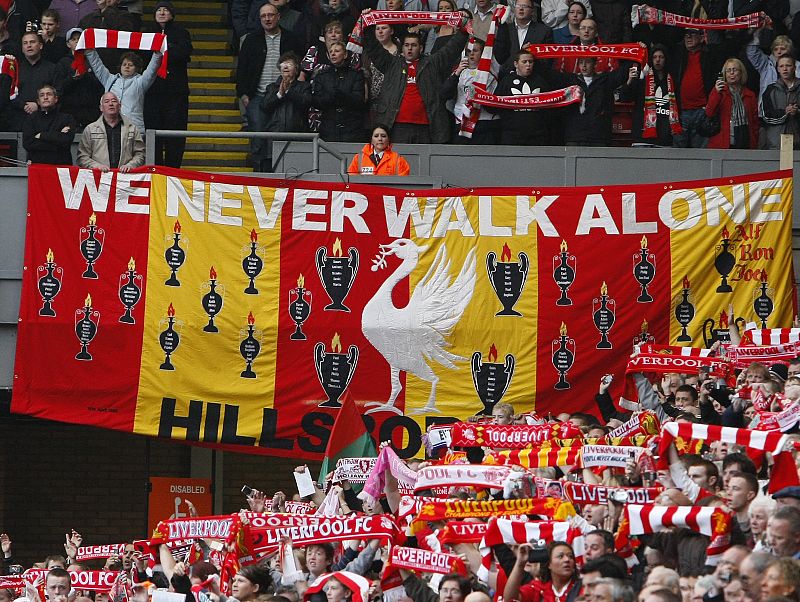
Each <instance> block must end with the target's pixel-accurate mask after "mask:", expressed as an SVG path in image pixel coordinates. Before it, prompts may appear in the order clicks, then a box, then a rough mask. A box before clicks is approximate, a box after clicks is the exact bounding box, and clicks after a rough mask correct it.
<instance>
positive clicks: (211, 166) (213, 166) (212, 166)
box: [185, 165, 253, 173]
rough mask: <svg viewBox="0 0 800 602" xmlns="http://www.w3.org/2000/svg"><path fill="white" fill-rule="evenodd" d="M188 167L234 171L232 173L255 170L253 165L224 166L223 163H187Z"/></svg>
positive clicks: (218, 171)
mask: <svg viewBox="0 0 800 602" xmlns="http://www.w3.org/2000/svg"><path fill="white" fill-rule="evenodd" d="M185 168H186V169H192V170H194V171H210V172H215V173H220V172H232V173H249V172H252V171H253V168H252V167H245V166H241V167H233V166H223V165H191V166H190V165H186V166H185Z"/></svg>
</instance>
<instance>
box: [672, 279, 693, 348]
mask: <svg viewBox="0 0 800 602" xmlns="http://www.w3.org/2000/svg"><path fill="white" fill-rule="evenodd" d="M690 292H691V288H689V277H688V276H684V277H683V290H682V291H681V300H680V302H679V303H677V304H676V305H675V320H677V322H678V324H680V325H681V333H680V334H679V335H678V342H679V343H691V342H692V337H690V336H689V333H688V332H687V330H686V327H687V326H689V323H690V322H691V321H692V320H693V319H694V305H692V303H691V301H689V293H690Z"/></svg>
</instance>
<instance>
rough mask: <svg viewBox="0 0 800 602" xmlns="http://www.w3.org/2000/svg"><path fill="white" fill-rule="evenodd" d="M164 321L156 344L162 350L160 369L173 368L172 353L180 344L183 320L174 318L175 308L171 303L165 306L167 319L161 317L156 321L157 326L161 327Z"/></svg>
mask: <svg viewBox="0 0 800 602" xmlns="http://www.w3.org/2000/svg"><path fill="white" fill-rule="evenodd" d="M165 322H166V328H164V330H162V331H161V332H160V333H159V335H158V344H159V345H161V349H163V351H164V362H163V363H162V364H161V365H160V366H159V368H160V369H161V370H174V369H175V366H173V365H172V355H173V354H174V353H175V350H176V349H177V348H178V345H180V344H181V335H180V329H181V327H182V326H183V322H181V321H179V320H176V319H175V308H174V307H173V306H172V303H170V304H169V308H167V319H166V320H164V318H161V320H159V322H158V327H159V328H161V327H162V326H163V325H164V323H165Z"/></svg>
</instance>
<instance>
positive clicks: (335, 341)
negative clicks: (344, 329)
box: [331, 332, 342, 353]
mask: <svg viewBox="0 0 800 602" xmlns="http://www.w3.org/2000/svg"><path fill="white" fill-rule="evenodd" d="M331 349H332V350H333V352H334V353H339V352H340V351H341V350H342V341H341V340H340V339H339V333H338V332H335V333H333V338H332V339H331Z"/></svg>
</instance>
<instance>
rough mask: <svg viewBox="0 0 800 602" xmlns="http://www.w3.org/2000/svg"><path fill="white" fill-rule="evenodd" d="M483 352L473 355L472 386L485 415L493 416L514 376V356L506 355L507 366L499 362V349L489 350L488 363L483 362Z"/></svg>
mask: <svg viewBox="0 0 800 602" xmlns="http://www.w3.org/2000/svg"><path fill="white" fill-rule="evenodd" d="M481 360H482V357H481V352H480V351H476V352H475V353H473V354H472V384H474V385H475V391H476V392H477V393H478V397H480V400H481V402H482V403H483V412H482V413H483V414H484V415H486V416H491V414H492V410H493V409H494V406H496V405H497V404H498V403H500V401H501V400H502V399H503V395H505V394H506V391H507V390H508V387H509V385H511V378H512V377H513V376H514V365H515V360H514V356H513V355H511V354H510V353H509V354H506V361H505V364H500V363H498V362H497V347H495V346H494V343H492V346H491V347H490V348H489V356H488V360H489V361H488V362H482V361H481Z"/></svg>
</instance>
